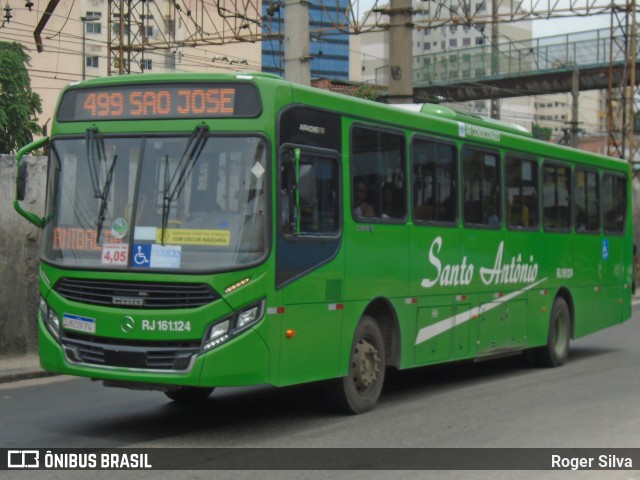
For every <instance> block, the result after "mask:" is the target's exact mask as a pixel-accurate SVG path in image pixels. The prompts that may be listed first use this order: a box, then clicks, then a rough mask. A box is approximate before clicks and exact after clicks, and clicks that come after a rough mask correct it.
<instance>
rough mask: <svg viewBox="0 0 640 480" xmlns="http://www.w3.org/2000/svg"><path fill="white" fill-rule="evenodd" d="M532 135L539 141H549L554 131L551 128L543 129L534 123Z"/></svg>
mask: <svg viewBox="0 0 640 480" xmlns="http://www.w3.org/2000/svg"><path fill="white" fill-rule="evenodd" d="M531 133H532V134H533V138H537V139H538V140H549V139H550V138H551V133H552V131H551V129H550V128H546V127H541V126H540V125H538V124H536V123H534V124H533V125H531Z"/></svg>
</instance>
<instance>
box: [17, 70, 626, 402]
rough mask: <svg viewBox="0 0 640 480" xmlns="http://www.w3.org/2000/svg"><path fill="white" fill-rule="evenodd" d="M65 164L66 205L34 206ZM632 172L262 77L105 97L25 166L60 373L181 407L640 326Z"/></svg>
mask: <svg viewBox="0 0 640 480" xmlns="http://www.w3.org/2000/svg"><path fill="white" fill-rule="evenodd" d="M43 147H45V148H46V151H47V152H48V174H47V178H48V180H47V187H46V207H45V210H44V211H43V212H41V213H42V215H40V214H37V213H34V212H29V211H27V210H25V209H24V208H23V207H22V206H21V205H22V204H23V203H24V202H22V199H23V198H24V191H25V184H26V181H27V179H26V174H25V166H26V163H25V162H22V164H21V162H20V159H21V158H22V157H23V155H24V154H25V153H27V152H30V151H34V150H36V149H41V148H43ZM629 199H630V169H629V166H628V164H627V163H626V162H624V161H622V160H617V159H612V158H608V157H604V156H599V155H594V154H590V153H586V152H581V151H577V150H574V149H570V148H566V147H562V146H558V145H553V144H549V143H545V142H540V141H537V140H534V139H533V138H532V137H531V135H530V134H529V133H528V132H527V131H526V130H524V129H523V128H520V127H517V126H514V125H509V124H505V123H501V122H498V121H495V120H491V119H487V118H482V117H478V116H475V115H471V114H467V113H461V112H457V111H454V110H452V109H449V108H447V107H444V106H438V105H428V104H425V105H406V106H403V107H402V108H401V107H399V106H393V105H384V104H379V103H374V102H370V101H366V100H361V99H357V98H351V97H347V96H343V95H340V94H335V93H331V92H326V91H322V90H318V89H313V88H309V87H305V86H300V85H296V84H292V83H289V82H286V81H284V80H283V79H281V78H279V77H276V76H272V75H268V74H262V73H255V74H171V75H163V74H158V75H151V74H145V75H139V76H126V77H124V76H123V77H109V78H104V79H94V80H89V81H84V82H81V83H76V84H71V85H69V86H67V87H66V88H65V89H64V90H63V91H62V92H61V95H60V99H59V102H58V105H57V109H56V112H55V118H54V121H53V124H52V128H51V136H50V138H49V137H47V138H42V139H40V140H38V141H36V142H34V143H32V144H30V145H28V146H26V147H24V148H22V149H21V150H20V152H19V153H18V182H17V188H16V201H15V208H16V210H17V211H18V212H19V213H20V214H22V215H23V216H24V217H26V218H27V219H28V220H30V221H31V222H33V223H34V224H35V225H37V226H38V227H41V228H42V229H43V248H42V253H41V267H40V272H39V288H40V295H41V303H40V311H39V318H38V329H39V342H38V343H39V354H40V359H41V365H42V367H43V368H44V369H46V370H48V371H52V372H57V373H61V374H67V375H79V376H84V377H90V378H92V379H98V380H102V381H103V382H104V383H105V385H108V386H122V387H127V388H148V389H157V390H160V391H163V392H164V393H165V394H166V395H167V396H168V397H169V398H171V399H173V400H176V401H192V400H198V399H203V398H206V397H207V396H208V395H209V394H210V393H211V391H212V390H213V388H214V387H218V386H248V385H257V384H268V385H275V386H285V385H293V384H300V383H305V382H315V381H325V383H326V385H327V387H328V389H329V391H330V392H331V396H332V398H333V399H334V400H335V402H336V404H337V406H338V407H339V408H340V409H341V410H342V411H345V412H348V413H361V412H365V411H368V410H371V409H372V408H373V407H374V406H375V404H376V402H377V401H378V398H379V395H380V393H381V390H382V385H383V382H384V378H385V370H386V369H387V368H390V367H392V368H397V369H407V368H412V367H419V366H425V365H433V364H438V363H445V362H454V361H456V362H457V361H461V360H472V361H479V360H483V359H487V358H494V357H497V356H503V355H510V354H515V353H522V352H526V353H527V354H528V355H530V357H531V358H532V359H533V361H534V362H536V363H537V364H539V365H542V366H551V367H556V366H560V365H562V364H563V363H564V362H565V360H566V359H567V356H568V353H569V342H570V339H572V338H578V337H582V336H584V335H587V334H589V333H591V332H595V331H597V330H600V329H603V328H606V327H609V326H611V325H615V324H618V323H621V322H623V321H625V320H626V319H629V318H630V316H631V295H632V287H631V285H632V251H633V240H632V215H631V202H630V200H629Z"/></svg>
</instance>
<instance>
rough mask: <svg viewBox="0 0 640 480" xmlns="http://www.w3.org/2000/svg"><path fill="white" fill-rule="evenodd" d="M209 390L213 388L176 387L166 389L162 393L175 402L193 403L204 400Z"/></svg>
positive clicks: (211, 390) (209, 393) (209, 392)
mask: <svg viewBox="0 0 640 480" xmlns="http://www.w3.org/2000/svg"><path fill="white" fill-rule="evenodd" d="M211 392H213V388H208V387H178V388H176V389H174V390H167V391H166V392H164V394H165V395H166V396H167V397H169V398H170V399H171V400H173V401H174V402H177V403H195V402H202V401H204V400H206V399H207V398H208V397H209V395H211Z"/></svg>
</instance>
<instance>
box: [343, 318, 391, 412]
mask: <svg viewBox="0 0 640 480" xmlns="http://www.w3.org/2000/svg"><path fill="white" fill-rule="evenodd" d="M384 373H385V351H384V339H383V337H382V332H381V331H380V327H379V326H378V323H377V322H376V321H375V320H374V319H373V318H372V317H369V316H367V315H365V316H363V317H362V318H361V319H360V323H359V324H358V327H357V328H356V332H355V334H354V336H353V342H352V344H351V354H350V357H349V373H348V375H347V376H346V377H343V378H339V379H336V380H335V381H334V387H335V388H334V392H333V398H334V400H335V402H336V406H337V407H338V409H339V410H340V411H341V412H343V413H348V414H358V413H364V412H368V411H369V410H372V409H373V408H374V407H375V405H376V403H377V402H378V398H379V397H380V392H382V384H383V383H384Z"/></svg>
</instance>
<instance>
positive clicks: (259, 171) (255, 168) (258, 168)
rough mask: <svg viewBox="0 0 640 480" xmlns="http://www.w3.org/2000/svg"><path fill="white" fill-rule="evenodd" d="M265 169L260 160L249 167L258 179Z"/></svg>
mask: <svg viewBox="0 0 640 480" xmlns="http://www.w3.org/2000/svg"><path fill="white" fill-rule="evenodd" d="M264 172H265V169H264V167H263V166H262V164H261V163H260V162H256V164H255V165H254V166H253V168H252V169H251V173H253V175H254V176H255V177H256V178H257V179H260V178H262V176H263V175H264Z"/></svg>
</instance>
